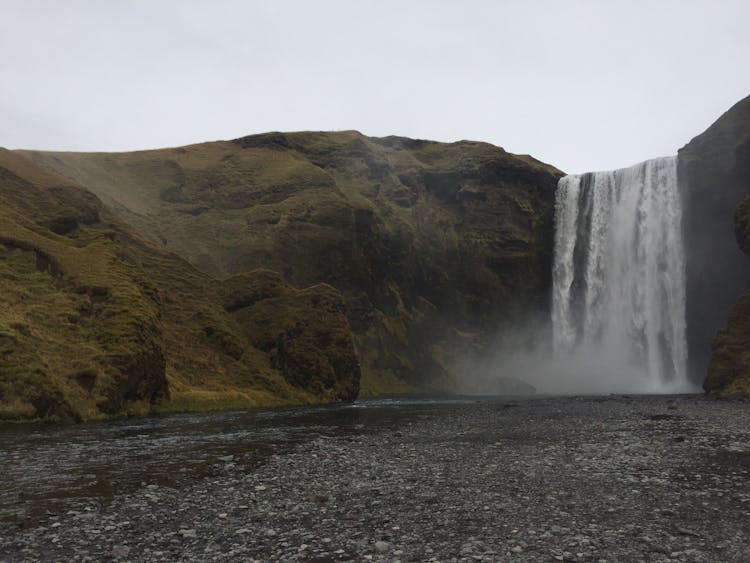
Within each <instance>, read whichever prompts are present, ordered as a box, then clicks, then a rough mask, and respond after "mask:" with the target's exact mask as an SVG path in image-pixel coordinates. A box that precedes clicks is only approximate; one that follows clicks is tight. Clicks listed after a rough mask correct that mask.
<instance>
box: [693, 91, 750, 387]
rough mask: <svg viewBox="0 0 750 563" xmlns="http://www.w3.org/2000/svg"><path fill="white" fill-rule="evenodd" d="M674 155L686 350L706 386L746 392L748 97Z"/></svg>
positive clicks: (749, 371) (749, 322)
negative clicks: (684, 269)
mask: <svg viewBox="0 0 750 563" xmlns="http://www.w3.org/2000/svg"><path fill="white" fill-rule="evenodd" d="M679 157H680V176H681V181H682V182H683V185H684V189H685V198H686V201H687V210H686V215H685V225H686V227H685V242H686V248H687V250H688V288H687V295H688V331H689V349H690V354H691V356H693V357H694V358H695V360H696V361H695V362H694V366H695V369H697V370H698V372H699V373H700V374H701V375H703V374H705V373H706V367H707V376H706V378H705V381H704V384H703V387H704V389H705V390H706V391H708V392H712V393H720V394H736V393H743V394H750V293H747V292H748V291H750V259H748V257H747V256H746V255H745V254H743V253H742V251H744V252H745V253H748V252H749V251H750V248H749V246H750V245H749V244H748V240H750V199H748V196H750V97H747V98H745V99H743V100H741V101H740V102H738V103H737V104H735V105H734V106H733V107H732V108H731V109H730V110H729V111H727V112H726V113H725V114H724V115H722V116H721V117H720V118H719V119H718V120H717V121H716V123H714V124H713V125H711V127H709V128H708V129H707V130H706V131H705V132H704V133H703V134H701V135H699V136H698V137H696V138H695V139H693V140H692V141H691V142H690V143H689V144H688V145H686V146H685V147H684V148H683V149H681V150H680V153H679ZM733 226H734V229H733ZM743 294H744V296H743ZM738 298H739V301H737V299H738ZM727 318H728V320H727ZM714 335H715V337H713V336H714ZM712 337H713V338H712Z"/></svg>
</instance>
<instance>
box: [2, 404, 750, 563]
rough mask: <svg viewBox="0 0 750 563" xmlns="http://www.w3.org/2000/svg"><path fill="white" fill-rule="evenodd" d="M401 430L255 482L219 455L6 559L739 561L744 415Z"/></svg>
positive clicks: (19, 533)
mask: <svg viewBox="0 0 750 563" xmlns="http://www.w3.org/2000/svg"><path fill="white" fill-rule="evenodd" d="M363 408H367V407H363ZM394 408H400V409H409V408H410V407H408V406H403V407H394ZM411 413H412V414H410V415H409V416H405V417H402V418H401V419H399V420H398V421H397V422H395V423H393V424H388V425H383V426H381V427H379V428H377V429H372V428H368V427H367V426H366V425H362V424H357V425H353V426H352V427H350V428H345V429H343V430H344V431H343V432H337V433H331V432H325V431H323V432H321V433H320V434H319V435H318V436H316V437H313V438H311V439H310V440H307V441H302V442H301V443H297V444H294V445H290V446H289V447H287V448H282V449H277V450H276V453H273V454H270V455H269V456H268V457H265V458H264V460H263V461H262V463H260V465H252V464H250V465H249V464H246V463H243V462H242V459H241V456H237V455H234V454H226V455H218V454H222V453H226V452H218V454H217V456H216V459H215V460H214V466H213V468H214V470H213V471H211V472H210V473H208V474H205V475H200V476H196V477H195V478H193V479H190V480H187V481H185V480H182V481H176V482H175V483H173V484H172V485H171V486H164V485H163V484H162V483H156V482H147V481H144V482H143V483H142V484H141V486H140V487H136V489H135V490H132V491H128V492H125V493H122V494H116V495H114V496H113V497H112V498H111V499H109V500H108V501H106V502H90V501H85V500H82V501H81V502H78V503H71V504H69V505H68V506H66V507H65V509H64V510H61V511H59V512H58V513H54V514H53V513H49V514H46V515H45V516H44V517H43V518H40V519H39V520H37V521H34V522H28V521H26V522H24V521H22V520H19V521H17V522H3V523H0V560H2V561H9V562H10V561H13V562H17V561H40V560H42V561H48V560H49V561H51V560H55V561H60V560H64V561H103V560H118V561H176V560H181V561H233V560H242V561H253V560H257V561H268V560H283V561H352V560H354V561H363V560H373V561H394V560H399V561H472V560H474V561H545V562H546V561H599V562H602V561H610V562H615V561H618V562H619V561H648V562H655V561H664V562H668V561H724V562H729V561H748V560H750V544H749V543H748V538H750V410H749V409H748V404H747V402H744V401H731V400H720V401H717V400H711V399H707V398H704V397H699V396H680V397H588V398H540V399H534V400H528V401H514V402H509V401H476V402H473V401H472V402H461V403H455V404H450V403H446V404H443V405H441V406H434V407H431V408H429V409H419V408H413V409H411Z"/></svg>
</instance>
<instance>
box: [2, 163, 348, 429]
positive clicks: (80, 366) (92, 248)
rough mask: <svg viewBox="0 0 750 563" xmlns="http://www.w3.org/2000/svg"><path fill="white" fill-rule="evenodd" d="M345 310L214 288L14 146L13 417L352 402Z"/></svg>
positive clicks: (9, 200)
mask: <svg viewBox="0 0 750 563" xmlns="http://www.w3.org/2000/svg"><path fill="white" fill-rule="evenodd" d="M344 310H345V309H344V303H343V300H342V298H341V295H340V293H339V292H338V291H336V290H335V289H333V288H332V287H330V286H326V285H323V284H318V285H315V286H313V287H310V288H308V289H305V290H296V289H293V288H292V287H290V286H289V285H287V284H286V283H284V282H283V281H282V280H281V278H280V277H279V276H278V275H276V274H273V273H268V272H264V271H256V272H246V273H243V274H241V276H237V277H234V278H230V279H228V280H225V281H216V280H213V279H211V278H210V277H208V276H207V275H205V274H203V273H201V272H199V271H197V270H196V269H195V268H193V267H192V266H190V265H189V264H188V263H187V262H186V261H184V260H183V259H181V258H179V257H177V256H176V255H174V254H172V253H168V252H165V251H164V250H160V249H158V248H157V247H155V246H154V245H153V244H151V243H149V242H147V241H145V240H143V239H142V238H140V237H139V236H138V235H137V234H136V233H135V232H134V231H133V230H132V229H131V228H130V227H128V226H127V225H125V224H123V223H122V222H121V221H120V220H118V219H116V218H115V217H113V216H112V214H111V213H110V212H109V211H108V210H107V209H106V208H105V207H104V206H103V205H102V203H101V202H100V201H99V200H98V199H97V198H96V197H95V196H94V195H93V194H91V193H90V192H89V191H86V190H85V189H83V188H81V187H80V186H76V185H75V184H74V183H73V182H72V181H71V180H70V179H67V178H64V177H62V176H60V175H58V174H55V173H53V172H51V171H49V170H44V169H42V168H41V167H39V166H37V165H35V164H33V163H32V162H30V161H28V160H27V159H25V158H23V157H21V156H19V155H17V154H14V153H11V152H9V151H6V150H2V149H0V419H16V420H18V419H47V420H55V419H57V420H82V419H92V418H100V417H105V416H111V415H115V414H125V413H144V412H148V411H151V410H155V409H156V410H182V409H191V408H222V407H230V406H237V407H239V406H250V405H261V404H262V405H268V404H283V403H291V402H294V403H304V402H319V401H336V400H352V399H353V398H354V397H356V394H357V390H358V385H359V368H358V364H357V358H356V355H355V353H354V347H353V342H352V337H351V332H350V330H349V325H348V322H347V319H346V316H345V313H344ZM269 311H273V314H272V315H271V314H270V313H269ZM269 317H273V322H267V319H268V318H269ZM300 371H303V372H304V374H305V376H304V377H300V375H299V374H300Z"/></svg>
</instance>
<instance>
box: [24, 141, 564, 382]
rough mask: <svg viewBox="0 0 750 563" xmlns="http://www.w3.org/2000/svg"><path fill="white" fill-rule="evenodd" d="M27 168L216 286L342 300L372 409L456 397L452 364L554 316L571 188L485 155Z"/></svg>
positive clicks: (51, 163) (179, 152)
mask: <svg viewBox="0 0 750 563" xmlns="http://www.w3.org/2000/svg"><path fill="white" fill-rule="evenodd" d="M22 154H24V156H26V157H29V158H31V159H33V160H34V161H36V162H38V163H40V164H43V165H44V166H46V167H48V168H51V169H54V170H56V171H57V172H58V173H60V174H62V175H65V176H66V177H68V178H70V179H72V180H75V181H76V182H78V183H80V184H81V185H83V186H86V187H87V188H88V189H90V190H91V191H92V192H94V193H95V194H96V195H97V196H98V197H100V198H101V199H102V200H103V201H104V202H105V203H106V204H108V205H109V206H110V208H111V209H112V210H113V211H114V212H115V213H116V214H117V215H119V217H120V218H122V219H124V220H126V221H127V222H129V223H130V224H131V225H132V226H133V227H135V228H136V229H138V230H139V231H140V232H142V233H145V234H146V235H147V236H149V237H150V238H151V240H152V241H154V242H155V243H158V244H160V245H162V246H163V247H164V248H165V249H167V250H171V251H173V252H176V253H177V254H179V255H181V256H182V257H184V258H186V259H187V260H189V261H190V262H191V263H192V264H194V265H195V266H196V267H197V268H199V269H200V270H202V271H203V272H206V273H208V274H210V275H212V276H215V277H223V276H233V275H236V274H240V273H242V272H244V271H247V270H251V269H256V268H264V269H267V270H271V271H276V272H279V273H280V274H281V276H282V277H283V279H284V280H285V281H286V282H287V283H291V284H293V285H297V286H308V285H312V284H317V283H321V282H323V283H326V284H329V285H330V286H333V287H335V288H336V289H338V290H340V291H341V292H342V293H343V295H344V298H345V301H346V305H347V314H348V318H349V322H350V324H351V327H352V330H353V332H354V334H355V342H356V347H357V350H358V353H359V358H360V361H361V364H362V373H363V376H362V389H363V392H364V393H366V394H378V393H383V392H403V391H409V390H414V389H419V390H450V389H456V388H460V384H461V383H460V377H458V376H457V374H456V373H455V370H454V369H452V368H453V362H454V361H455V359H456V358H457V357H460V356H461V355H462V354H466V353H469V352H472V353H473V352H477V351H479V350H481V349H482V347H483V345H485V344H486V342H487V341H486V338H487V337H488V336H489V335H493V334H495V333H496V332H497V331H498V330H500V329H502V327H503V326H504V325H507V324H512V323H513V322H514V321H516V320H517V319H519V318H520V317H526V316H527V315H528V314H529V313H531V312H542V311H546V310H547V306H548V303H547V301H548V299H549V288H550V271H551V253H552V237H553V206H554V192H555V187H556V183H557V179H558V178H559V177H560V175H561V173H560V172H559V171H558V170H556V169H555V168H553V167H550V166H547V165H545V164H542V163H540V162H538V161H536V160H534V159H533V158H531V157H528V156H518V155H512V154H509V153H506V152H505V151H504V150H502V149H500V148H498V147H495V146H492V145H489V144H486V143H478V142H469V141H462V142H458V143H451V144H446V143H437V142H429V141H419V140H412V139H406V138H401V137H387V138H370V137H365V136H363V135H361V134H359V133H357V132H354V131H346V132H339V133H269V134H264V135H254V136H250V137H244V138H241V139H237V140H235V141H231V142H216V143H205V144H200V145H193V146H188V147H181V148H175V149H165V150H156V151H142V152H135V153H121V154H105V153H99V154H92V153H88V154H84V153H48V152H24V153H22ZM235 316H236V315H235ZM272 321H273V314H270V315H269V317H268V322H272ZM277 361H281V360H277ZM279 365H281V364H279ZM290 369H292V368H290ZM294 369H296V368H294Z"/></svg>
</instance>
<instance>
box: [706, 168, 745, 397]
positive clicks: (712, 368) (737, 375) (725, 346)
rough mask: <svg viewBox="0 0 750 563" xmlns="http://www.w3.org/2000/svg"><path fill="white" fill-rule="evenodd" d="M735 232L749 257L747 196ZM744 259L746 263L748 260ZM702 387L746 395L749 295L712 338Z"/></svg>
mask: <svg viewBox="0 0 750 563" xmlns="http://www.w3.org/2000/svg"><path fill="white" fill-rule="evenodd" d="M748 189H750V176H748ZM735 230H736V235H737V241H738V243H739V246H740V248H742V251H743V252H744V253H745V254H748V255H750V197H748V198H746V199H745V200H744V201H743V203H742V204H741V205H740V206H739V207H738V208H737V213H736V214H735ZM745 259H746V260H747V261H748V262H750V257H746V258H745ZM703 387H704V389H705V390H706V391H708V392H715V393H721V394H728V395H734V394H741V395H750V293H746V294H745V295H743V296H742V297H740V299H739V301H737V303H735V305H734V307H732V310H731V313H730V315H729V320H728V321H727V324H726V328H724V329H722V330H720V331H719V332H718V334H717V335H716V337H715V338H714V340H713V343H712V345H711V361H710V363H709V366H708V376H707V377H706V381H705V382H704V384H703Z"/></svg>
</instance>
